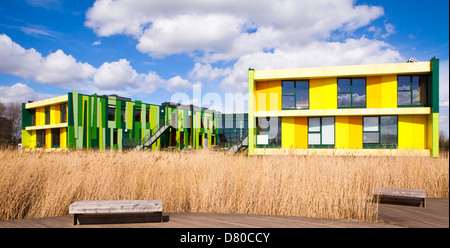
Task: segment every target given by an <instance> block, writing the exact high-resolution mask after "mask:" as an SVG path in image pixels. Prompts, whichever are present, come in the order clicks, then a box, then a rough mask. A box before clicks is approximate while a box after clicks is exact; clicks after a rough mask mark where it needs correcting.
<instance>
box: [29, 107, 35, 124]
mask: <svg viewBox="0 0 450 248" xmlns="http://www.w3.org/2000/svg"><path fill="white" fill-rule="evenodd" d="M29 111H30V115H31V126H36V109H30V110H29Z"/></svg>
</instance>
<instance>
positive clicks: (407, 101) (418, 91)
mask: <svg viewBox="0 0 450 248" xmlns="http://www.w3.org/2000/svg"><path fill="white" fill-rule="evenodd" d="M426 80H427V78H426V76H425V75H418V76H398V77H397V105H398V106H423V105H425V103H426Z"/></svg>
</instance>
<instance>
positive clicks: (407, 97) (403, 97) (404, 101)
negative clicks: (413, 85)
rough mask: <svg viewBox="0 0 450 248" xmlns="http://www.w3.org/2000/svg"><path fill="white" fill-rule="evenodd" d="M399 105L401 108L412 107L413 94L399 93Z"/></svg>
mask: <svg viewBox="0 0 450 248" xmlns="http://www.w3.org/2000/svg"><path fill="white" fill-rule="evenodd" d="M397 105H399V106H405V105H411V92H410V91H399V92H398V94H397Z"/></svg>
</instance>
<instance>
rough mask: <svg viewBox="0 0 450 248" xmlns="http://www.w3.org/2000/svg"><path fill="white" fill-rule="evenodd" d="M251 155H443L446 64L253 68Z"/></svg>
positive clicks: (250, 83)
mask: <svg viewBox="0 0 450 248" xmlns="http://www.w3.org/2000/svg"><path fill="white" fill-rule="evenodd" d="M248 82H249V154H250V155H253V154H255V155H256V154H286V153H294V154H329V155H332V154H336V155H367V154H372V155H413V154H414V155H427V156H430V155H431V156H437V155H438V153H439V142H438V138H439V59H435V58H433V59H432V60H431V61H429V62H415V63H397V64H379V65H357V66H338V67H323V68H301V69H280V70H261V71H259V70H257V71H255V70H253V69H249V81H248Z"/></svg>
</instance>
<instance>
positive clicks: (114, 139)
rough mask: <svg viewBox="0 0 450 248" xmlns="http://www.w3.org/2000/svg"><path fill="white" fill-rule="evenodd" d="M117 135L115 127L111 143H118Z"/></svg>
mask: <svg viewBox="0 0 450 248" xmlns="http://www.w3.org/2000/svg"><path fill="white" fill-rule="evenodd" d="M118 141H119V137H118V133H117V129H114V130H113V145H118Z"/></svg>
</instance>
